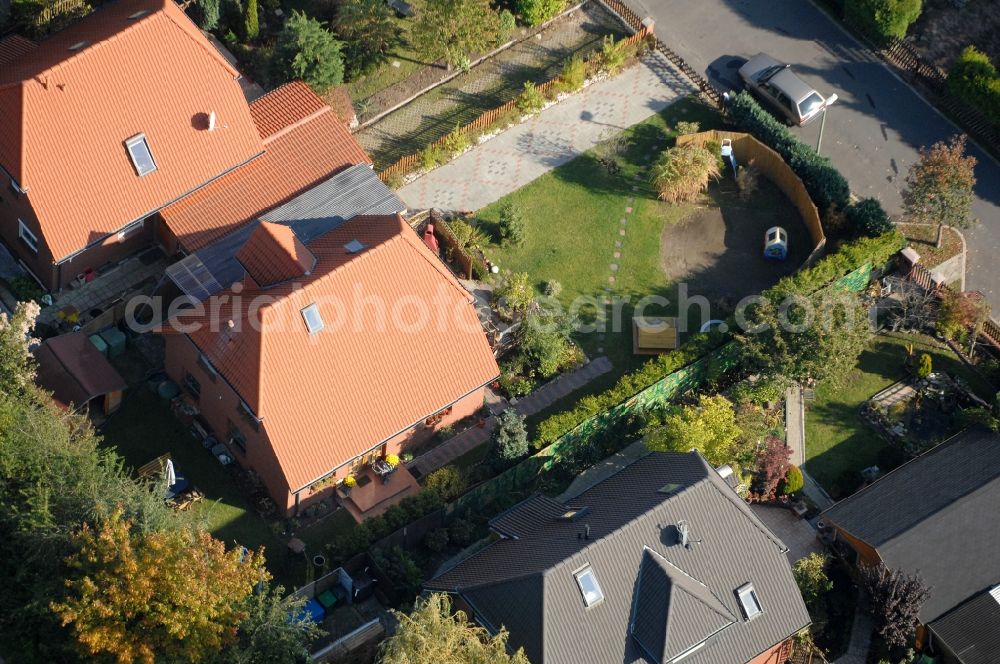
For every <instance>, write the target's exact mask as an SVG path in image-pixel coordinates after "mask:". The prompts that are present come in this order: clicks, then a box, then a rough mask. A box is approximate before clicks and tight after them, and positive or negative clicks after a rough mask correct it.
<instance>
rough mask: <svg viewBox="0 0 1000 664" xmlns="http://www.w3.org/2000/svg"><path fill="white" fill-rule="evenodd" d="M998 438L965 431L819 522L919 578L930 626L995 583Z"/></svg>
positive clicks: (999, 540)
mask: <svg viewBox="0 0 1000 664" xmlns="http://www.w3.org/2000/svg"><path fill="white" fill-rule="evenodd" d="M998 505H1000V436H998V435H997V434H995V433H993V432H991V431H988V430H986V429H983V428H975V429H969V430H967V431H964V432H962V433H960V434H958V435H956V436H953V437H952V438H951V439H949V440H947V441H945V442H944V443H942V444H940V445H938V446H937V447H935V448H933V449H932V450H930V451H928V452H926V453H924V454H922V455H921V456H919V457H917V458H916V459H913V460H912V461H910V462H908V463H905V464H903V465H902V466H900V467H899V468H897V469H896V470H894V471H892V472H891V473H889V474H887V475H886V476H885V477H882V478H880V479H879V480H878V481H876V482H873V483H872V484H871V485H870V486H868V487H866V488H864V489H862V490H861V491H859V492H858V493H856V494H854V495H853V496H850V497H849V498H845V499H844V500H842V501H840V502H839V503H837V504H836V505H834V506H833V507H831V508H830V509H828V510H827V511H826V512H824V513H823V515H822V519H823V520H824V521H826V522H828V523H833V524H836V525H837V526H838V527H840V528H842V529H843V530H845V531H847V532H848V533H850V534H851V535H853V536H854V537H857V538H858V539H860V540H862V541H864V542H866V543H868V544H869V545H871V546H872V547H874V548H875V549H876V551H878V553H879V555H880V556H881V558H882V560H883V562H885V564H886V565H887V566H888V567H889V568H890V569H900V570H903V571H906V572H908V573H914V572H917V573H919V574H920V576H922V577H923V579H924V581H925V582H926V583H927V585H928V586H930V589H931V596H930V599H929V600H928V601H927V603H926V604H925V605H924V607H923V609H922V610H921V612H920V619H921V622H923V623H928V622H930V621H932V620H935V619H937V618H939V617H940V616H941V615H943V614H944V613H946V612H948V611H950V610H951V609H952V608H954V607H955V606H957V605H958V604H959V603H961V602H964V601H965V600H966V599H968V598H969V597H971V596H972V595H975V594H977V593H980V592H982V591H983V590H984V589H986V588H988V587H990V586H991V585H992V584H994V583H996V581H997V579H998V578H1000V557H998V555H997V551H1000V509H998V507H997V506H998Z"/></svg>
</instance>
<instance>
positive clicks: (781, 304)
mask: <svg viewBox="0 0 1000 664" xmlns="http://www.w3.org/2000/svg"><path fill="white" fill-rule="evenodd" d="M743 314H744V318H745V321H744V322H745V326H744V331H743V332H742V333H741V334H739V335H737V338H738V340H739V342H740V352H741V356H742V363H743V366H744V369H746V370H747V371H749V372H750V373H757V372H759V373H763V374H765V375H766V376H769V377H783V378H786V379H790V380H799V381H806V380H809V379H814V380H817V381H827V382H829V383H831V384H837V383H839V382H841V381H842V380H843V379H844V378H846V376H847V375H848V374H849V373H850V372H851V370H853V369H854V366H855V364H856V363H857V359H858V356H859V355H860V354H861V351H863V350H864V348H865V346H866V345H867V344H868V342H869V340H870V339H871V336H872V328H871V324H870V322H869V320H868V312H867V310H866V309H865V308H864V306H863V305H862V304H861V300H860V298H859V297H858V296H857V295H856V294H853V293H847V292H836V293H827V294H825V295H817V296H814V297H812V298H805V297H803V296H791V297H789V298H786V299H784V300H782V301H775V300H773V299H770V298H766V297H765V298H764V299H763V300H761V301H759V302H757V303H755V304H752V305H751V306H749V307H748V308H747V309H746V310H745V311H744V312H743ZM744 322H741V324H744Z"/></svg>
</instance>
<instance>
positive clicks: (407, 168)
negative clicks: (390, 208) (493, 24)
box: [378, 0, 649, 182]
mask: <svg viewBox="0 0 1000 664" xmlns="http://www.w3.org/2000/svg"><path fill="white" fill-rule="evenodd" d="M616 1H617V0H616ZM648 34H649V33H648V31H647V29H646V28H645V27H643V26H640V30H639V31H638V32H636V33H635V34H634V35H632V36H631V37H626V38H625V39H624V40H622V41H623V42H624V43H625V44H627V45H629V46H631V45H633V44H638V43H639V42H641V41H642V40H644V39H646V37H647V35H648ZM558 82H559V78H558V77H556V78H553V79H552V80H549V81H545V82H544V83H541V84H539V85H538V86H537V89H538V91H539V92H540V93H542V94H543V95H547V94H548V93H549V92H551V91H552V88H553V86H555V85H556V84H557V83H558ZM518 100H519V98H518V97H515V98H514V99H511V100H510V101H508V102H507V103H506V104H504V105H502V106H498V107H496V108H493V109H490V110H488V111H485V112H484V113H482V114H481V115H480V116H479V117H477V118H476V119H475V120H473V121H472V122H470V123H469V124H467V125H464V126H462V127H459V128H458V129H456V130H455V131H457V132H461V133H462V134H465V135H466V136H468V137H469V138H470V139H473V138H474V137H475V135H476V134H477V132H480V131H483V130H487V129H488V128H489V127H491V126H492V125H493V123H494V122H496V121H498V120H499V119H501V118H503V117H504V116H505V115H507V114H511V113H514V112H517V111H518V108H517V104H518ZM449 136H450V135H448V136H442V137H441V138H439V139H438V140H436V141H434V142H433V143H431V144H430V145H429V146H428V147H429V148H431V149H433V148H440V147H443V146H444V145H445V144H446V143H447V141H448V140H449ZM421 154H422V153H419V152H418V153H416V154H410V155H406V156H405V157H401V158H400V159H399V160H398V161H396V163H394V164H392V165H391V166H389V167H387V168H386V169H385V170H383V171H382V172H381V173H379V174H378V176H379V178H381V179H382V181H383V182H387V181H388V180H389V179H390V178H393V177H397V176H402V175H406V174H407V173H410V172H411V171H413V170H414V168H416V166H417V165H418V164H419V163H420V160H421Z"/></svg>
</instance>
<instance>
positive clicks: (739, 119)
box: [729, 91, 851, 213]
mask: <svg viewBox="0 0 1000 664" xmlns="http://www.w3.org/2000/svg"><path fill="white" fill-rule="evenodd" d="M729 113H730V116H731V117H732V119H733V121H734V122H735V123H736V124H737V125H738V126H739V127H740V128H741V129H743V130H744V131H746V132H748V133H751V134H753V135H754V136H755V137H756V138H758V139H760V140H761V141H763V142H764V143H765V144H766V145H768V146H769V147H770V148H772V149H773V150H774V151H775V152H777V153H778V154H780V155H781V157H782V158H783V159H784V160H785V161H786V162H787V163H788V165H789V166H791V168H792V170H793V171H795V174H796V175H798V176H799V177H800V178H801V179H802V182H803V184H805V186H806V190H807V191H808V192H809V196H810V197H811V198H812V200H813V202H814V203H815V204H816V207H818V208H819V210H820V212H823V213H825V212H826V211H827V210H829V209H830V208H831V207H835V208H838V209H841V210H843V209H845V208H846V207H847V205H848V203H849V202H850V199H851V188H850V186H849V185H848V184H847V180H846V179H845V178H844V176H843V175H841V174H840V171H838V170H837V169H836V168H834V167H833V165H832V164H831V163H830V160H829V159H827V158H826V157H823V156H821V155H819V154H817V153H816V151H815V150H813V149H812V147H810V146H808V145H806V144H805V143H802V142H801V141H799V140H798V139H797V138H795V136H793V135H792V133H791V132H790V131H788V127H786V126H785V125H784V124H782V123H781V122H779V121H778V120H777V119H775V117H774V116H773V115H771V114H770V113H768V112H767V111H765V110H764V109H763V108H761V106H760V104H758V103H757V101H756V100H755V99H754V98H753V97H752V96H750V93H748V92H746V91H743V92H741V93H739V94H738V95H736V96H735V97H734V98H733V99H732V101H731V102H730V104H729Z"/></svg>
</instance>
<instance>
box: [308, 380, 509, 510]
mask: <svg viewBox="0 0 1000 664" xmlns="http://www.w3.org/2000/svg"><path fill="white" fill-rule="evenodd" d="M499 377H500V374H497V375H496V376H494V377H493V378H490V379H489V380H488V381H486V382H485V383H483V384H482V385H478V386H476V387H474V388H472V389H471V390H469V391H468V392H466V393H465V394H463V395H462V396H460V397H458V398H457V399H455V400H454V401H451V402H449V403H446V404H445V405H444V406H442V407H441V408H438V409H437V410H435V411H434V412H432V413H428V414H427V415H424V416H423V417H421V418H420V419H419V420H417V421H416V422H414V423H413V424H411V425H409V426H406V427H403V428H402V429H400V430H399V431H397V432H396V433H394V434H392V435H391V436H389V437H388V438H384V439H382V440H381V441H379V442H378V443H376V444H375V445H372V446H371V447H370V448H368V449H367V450H365V451H363V452H359V453H358V454H355V455H354V456H353V457H351V458H350V459H348V460H347V461H345V462H344V463H342V464H340V465H337V466H334V467H333V468H332V469H331V470H328V471H326V472H325V473H323V474H322V475H319V476H318V477H316V478H315V479H312V480H309V481H308V482H306V483H305V484H303V485H302V486H300V487H299V488H297V489H294V490H292V491H291V493H292V494H293V495H294V494H296V493H299V492H300V491H303V490H305V489H306V488H308V487H309V485H311V484H315V483H316V482H318V481H320V480H322V479H324V478H326V477H329V476H330V475H333V474H334V473H336V472H337V471H338V470H340V469H341V468H343V467H344V466H346V465H348V464H349V463H351V461H353V460H354V459H357V458H358V457H359V456H364V455H365V454H368V453H369V452H374V451H375V450H377V449H378V448H380V447H382V446H383V445H385V444H386V443H387V442H389V441H390V440H392V439H393V438H395V437H396V436H398V435H400V434H401V433H404V432H406V431H409V430H410V429H412V428H413V427H415V426H417V425H418V424H420V423H421V422H423V421H424V420H426V419H427V418H428V417H431V416H433V415H436V414H437V413H440V412H441V411H442V410H444V409H445V408H447V407H448V406H451V405H453V404H455V403H458V402H459V401H461V400H462V399H464V398H465V397H467V396H469V395H470V394H472V393H473V392H475V391H476V390H481V389H483V388H484V387H486V386H487V385H489V384H490V383H492V382H493V381H495V380H496V379H497V378H499Z"/></svg>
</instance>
